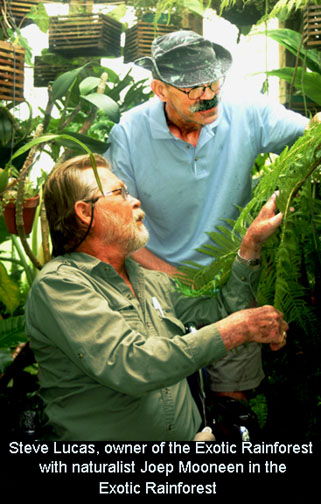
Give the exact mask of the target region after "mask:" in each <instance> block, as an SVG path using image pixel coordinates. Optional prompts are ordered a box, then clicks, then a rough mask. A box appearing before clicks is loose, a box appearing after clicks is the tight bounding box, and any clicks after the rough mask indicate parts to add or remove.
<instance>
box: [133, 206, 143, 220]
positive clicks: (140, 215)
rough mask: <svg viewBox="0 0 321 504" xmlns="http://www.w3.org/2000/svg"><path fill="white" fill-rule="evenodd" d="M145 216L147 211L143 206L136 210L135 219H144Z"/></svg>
mask: <svg viewBox="0 0 321 504" xmlns="http://www.w3.org/2000/svg"><path fill="white" fill-rule="evenodd" d="M144 218H145V212H144V210H142V209H141V208H139V209H137V210H135V211H134V219H135V221H143V220H144Z"/></svg>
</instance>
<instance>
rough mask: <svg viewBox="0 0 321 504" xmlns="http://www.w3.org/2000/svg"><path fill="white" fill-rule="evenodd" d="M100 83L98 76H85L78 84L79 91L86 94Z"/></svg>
mask: <svg viewBox="0 0 321 504" xmlns="http://www.w3.org/2000/svg"><path fill="white" fill-rule="evenodd" d="M99 84H100V79H99V77H86V78H85V79H84V80H82V81H81V83H80V84H79V91H80V94H81V95H86V94H88V93H90V91H92V90H93V89H96V88H97V86H99Z"/></svg>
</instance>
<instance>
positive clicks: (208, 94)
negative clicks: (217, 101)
mask: <svg viewBox="0 0 321 504" xmlns="http://www.w3.org/2000/svg"><path fill="white" fill-rule="evenodd" d="M214 95H215V92H214V91H212V90H211V88H210V87H209V86H206V88H205V89H204V93H203V94H202V96H201V99H202V100H211V99H212V98H213V96H214Z"/></svg>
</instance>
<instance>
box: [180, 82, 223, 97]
mask: <svg viewBox="0 0 321 504" xmlns="http://www.w3.org/2000/svg"><path fill="white" fill-rule="evenodd" d="M218 82H219V86H218V87H217V83H218ZM223 84H224V79H220V80H219V81H215V82H212V83H211V84H208V85H207V86H196V87H193V88H192V89H190V90H189V91H184V89H181V88H175V89H177V90H178V91H181V92H182V93H184V94H186V95H187V96H188V97H189V99H190V100H198V99H199V98H200V97H201V96H202V95H203V94H204V92H205V89H207V88H209V89H210V90H211V91H212V93H214V94H215V95H216V94H217V93H219V91H221V88H222V86H223Z"/></svg>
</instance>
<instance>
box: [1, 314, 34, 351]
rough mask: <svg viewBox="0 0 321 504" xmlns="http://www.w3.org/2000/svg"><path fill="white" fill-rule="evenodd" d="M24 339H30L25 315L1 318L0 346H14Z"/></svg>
mask: <svg viewBox="0 0 321 504" xmlns="http://www.w3.org/2000/svg"><path fill="white" fill-rule="evenodd" d="M24 341H28V338H27V336H26V334H25V317H24V315H18V316H17V317H9V318H7V319H2V320H0V348H6V347H14V346H16V345H18V344H19V343H22V342H24Z"/></svg>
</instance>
